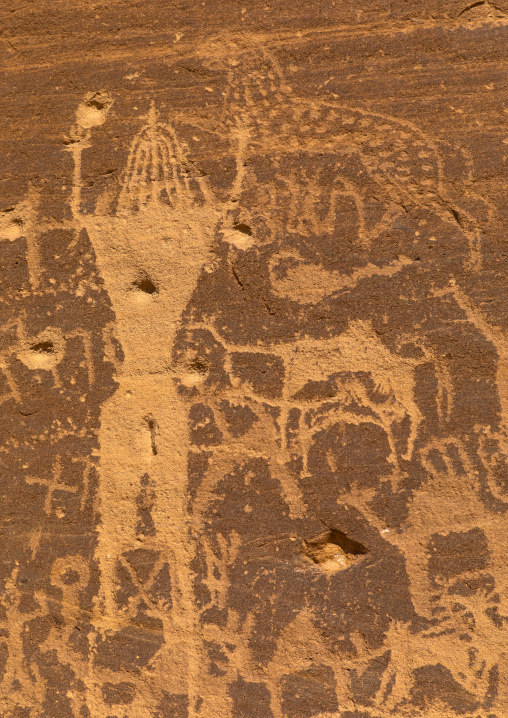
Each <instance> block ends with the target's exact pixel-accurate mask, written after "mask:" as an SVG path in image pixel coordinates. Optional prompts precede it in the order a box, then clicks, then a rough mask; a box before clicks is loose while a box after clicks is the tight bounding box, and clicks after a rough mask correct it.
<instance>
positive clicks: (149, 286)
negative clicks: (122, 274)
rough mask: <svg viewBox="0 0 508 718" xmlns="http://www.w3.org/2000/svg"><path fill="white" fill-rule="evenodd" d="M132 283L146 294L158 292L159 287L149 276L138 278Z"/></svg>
mask: <svg viewBox="0 0 508 718" xmlns="http://www.w3.org/2000/svg"><path fill="white" fill-rule="evenodd" d="M132 284H133V286H134V287H135V288H136V289H138V290H139V291H140V292H144V293H145V294H157V293H158V290H157V287H156V286H155V284H154V283H153V282H152V280H151V279H150V278H149V277H141V278H140V279H136V281H135V282H133V283H132Z"/></svg>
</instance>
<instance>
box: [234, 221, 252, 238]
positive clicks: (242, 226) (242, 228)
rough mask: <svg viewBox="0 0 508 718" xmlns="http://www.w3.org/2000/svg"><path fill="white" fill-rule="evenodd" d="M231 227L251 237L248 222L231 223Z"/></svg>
mask: <svg viewBox="0 0 508 718" xmlns="http://www.w3.org/2000/svg"><path fill="white" fill-rule="evenodd" d="M233 229H236V231H237V232H241V233H242V234H247V235H248V236H249V237H252V229H251V228H250V227H249V225H248V224H244V223H243V222H237V223H236V224H234V225H233Z"/></svg>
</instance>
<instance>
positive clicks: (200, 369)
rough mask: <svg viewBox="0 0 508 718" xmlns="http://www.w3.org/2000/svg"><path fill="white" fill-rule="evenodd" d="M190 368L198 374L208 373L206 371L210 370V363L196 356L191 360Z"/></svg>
mask: <svg viewBox="0 0 508 718" xmlns="http://www.w3.org/2000/svg"><path fill="white" fill-rule="evenodd" d="M189 369H190V370H191V371H195V372H197V373H198V374H206V372H207V371H208V364H207V362H206V361H204V359H201V358H200V357H196V358H195V359H193V360H192V361H191V362H190V364H189Z"/></svg>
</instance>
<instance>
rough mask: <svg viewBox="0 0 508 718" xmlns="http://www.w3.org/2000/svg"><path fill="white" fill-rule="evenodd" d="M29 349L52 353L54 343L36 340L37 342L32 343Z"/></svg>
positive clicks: (40, 352)
mask: <svg viewBox="0 0 508 718" xmlns="http://www.w3.org/2000/svg"><path fill="white" fill-rule="evenodd" d="M30 349H31V351H33V352H37V353H38V354H53V352H54V351H55V345H54V344H53V342H38V343H37V344H32V346H31V347H30Z"/></svg>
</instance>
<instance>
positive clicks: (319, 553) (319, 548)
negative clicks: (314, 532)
mask: <svg viewBox="0 0 508 718" xmlns="http://www.w3.org/2000/svg"><path fill="white" fill-rule="evenodd" d="M303 553H304V555H305V556H306V557H307V559H310V560H311V561H312V563H314V564H315V565H316V566H317V567H319V568H320V569H321V570H322V571H326V572H327V573H333V572H335V571H342V570H343V569H345V568H348V567H349V566H351V564H353V563H355V562H356V561H358V560H359V559H361V557H362V556H364V555H365V554H366V553H367V549H366V548H365V546H363V545H362V544H361V543H359V542H358V541H354V540H353V539H351V538H349V537H348V536H346V534H345V533H343V532H342V531H338V530H337V529H330V530H329V531H325V532H324V533H322V534H319V535H318V536H313V537H312V538H310V539H307V540H304V542H303Z"/></svg>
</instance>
